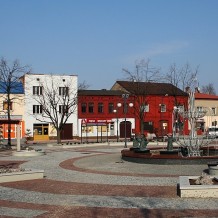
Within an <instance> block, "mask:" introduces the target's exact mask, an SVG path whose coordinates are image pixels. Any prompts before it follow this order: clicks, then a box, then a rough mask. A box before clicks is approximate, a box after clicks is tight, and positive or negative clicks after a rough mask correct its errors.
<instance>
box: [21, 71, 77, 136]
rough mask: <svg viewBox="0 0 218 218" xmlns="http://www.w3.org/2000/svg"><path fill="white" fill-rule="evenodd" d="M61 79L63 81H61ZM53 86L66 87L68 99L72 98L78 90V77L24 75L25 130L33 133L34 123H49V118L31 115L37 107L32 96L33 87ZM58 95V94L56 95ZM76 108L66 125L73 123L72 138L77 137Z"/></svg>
mask: <svg viewBox="0 0 218 218" xmlns="http://www.w3.org/2000/svg"><path fill="white" fill-rule="evenodd" d="M63 79H64V80H65V81H63ZM52 81H53V84H54V85H55V86H57V87H65V86H68V87H69V89H70V91H69V93H70V97H72V98H74V95H76V93H77V88H78V77H77V76H76V75H72V76H68V75H45V74H25V75H24V90H25V112H24V119H25V121H26V129H30V130H31V132H32V133H33V124H34V123H51V121H50V119H49V118H43V117H42V116H41V115H37V116H34V115H33V105H39V103H37V101H36V99H35V98H34V95H33V86H45V87H48V88H51V86H52ZM57 95H59V93H57ZM37 117H38V118H40V119H42V120H43V121H44V122H40V121H38V120H37V119H36V118H37ZM77 119H78V112H77V106H76V109H75V113H74V114H72V115H71V116H70V117H69V119H68V120H67V122H66V123H73V136H77V135H78V133H77V129H78V128H77Z"/></svg>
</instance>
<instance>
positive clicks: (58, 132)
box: [57, 128, 61, 144]
mask: <svg viewBox="0 0 218 218" xmlns="http://www.w3.org/2000/svg"><path fill="white" fill-rule="evenodd" d="M57 143H58V144H61V130H60V129H59V128H57Z"/></svg>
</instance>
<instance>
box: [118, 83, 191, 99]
mask: <svg viewBox="0 0 218 218" xmlns="http://www.w3.org/2000/svg"><path fill="white" fill-rule="evenodd" d="M116 83H118V84H119V85H120V86H122V87H123V88H124V89H125V90H126V91H127V92H129V93H132V94H134V93H135V92H137V93H139V92H141V93H142V94H144V93H146V94H148V95H171V96H187V95H188V94H187V93H186V92H184V91H182V90H181V89H179V88H177V87H176V86H174V85H172V84H170V83H153V82H131V81H117V82H116Z"/></svg>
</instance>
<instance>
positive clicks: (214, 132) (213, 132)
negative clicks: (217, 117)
mask: <svg viewBox="0 0 218 218" xmlns="http://www.w3.org/2000/svg"><path fill="white" fill-rule="evenodd" d="M208 135H209V136H215V137H216V138H217V137H218V127H216V126H211V127H209V128H208Z"/></svg>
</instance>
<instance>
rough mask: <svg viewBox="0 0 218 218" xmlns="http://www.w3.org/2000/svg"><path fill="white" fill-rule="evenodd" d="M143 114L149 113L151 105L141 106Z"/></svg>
mask: <svg viewBox="0 0 218 218" xmlns="http://www.w3.org/2000/svg"><path fill="white" fill-rule="evenodd" d="M140 108H141V111H142V112H149V104H146V105H141V106H140Z"/></svg>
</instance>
